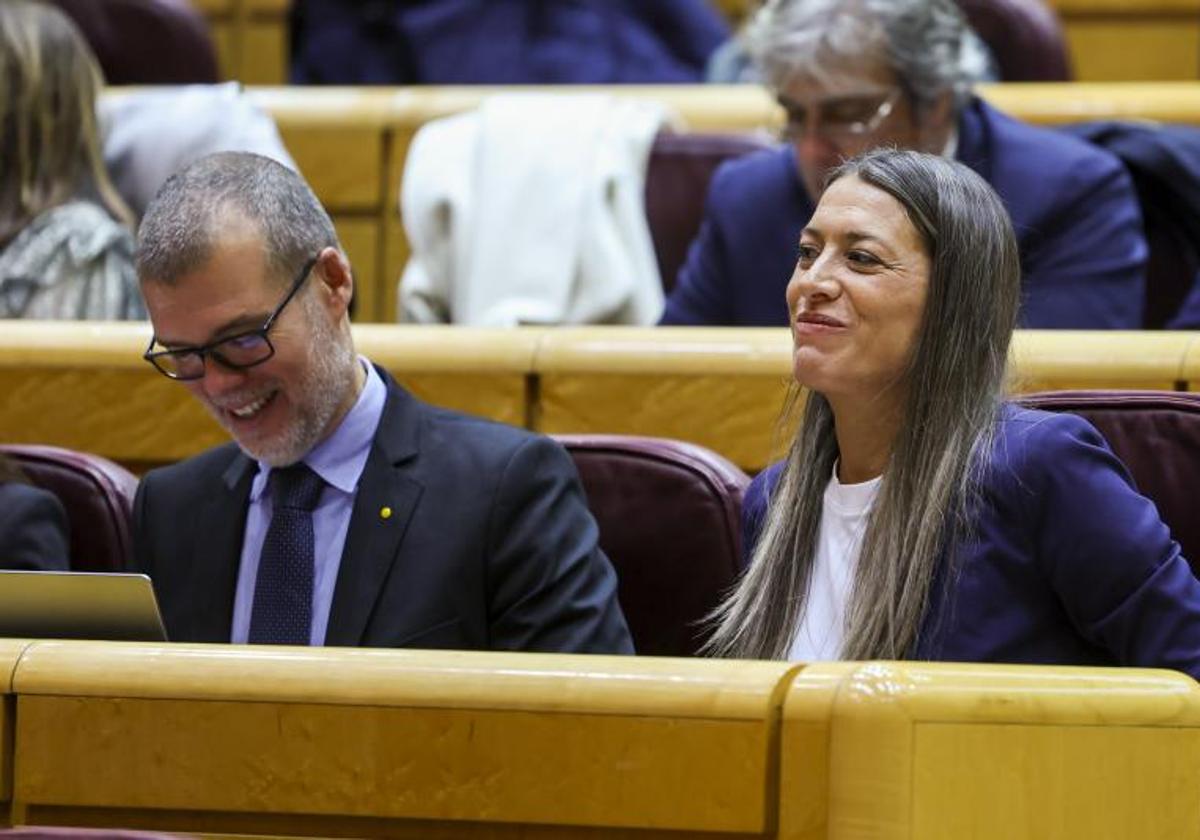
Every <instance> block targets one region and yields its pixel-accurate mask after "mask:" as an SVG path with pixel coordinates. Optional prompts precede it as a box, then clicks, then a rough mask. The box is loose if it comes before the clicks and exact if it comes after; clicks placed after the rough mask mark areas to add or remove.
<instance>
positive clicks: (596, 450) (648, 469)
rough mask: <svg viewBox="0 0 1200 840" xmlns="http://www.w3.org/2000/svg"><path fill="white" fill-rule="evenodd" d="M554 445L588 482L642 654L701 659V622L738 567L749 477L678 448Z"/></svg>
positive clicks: (699, 450) (719, 460)
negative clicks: (568, 455) (567, 455)
mask: <svg viewBox="0 0 1200 840" xmlns="http://www.w3.org/2000/svg"><path fill="white" fill-rule="evenodd" d="M555 438H556V440H558V441H559V442H560V443H561V444H563V445H564V446H565V447H566V448H567V451H568V452H570V453H571V457H572V458H573V459H574V460H575V466H576V467H577V468H578V470H579V475H580V478H581V479H582V480H583V487H584V490H585V491H586V492H587V497H588V506H589V507H590V508H591V510H592V513H593V515H594V516H595V517H596V521H597V522H598V523H599V526H600V546H601V548H603V549H604V553H605V554H607V555H608V557H609V559H610V560H612V563H613V566H614V567H615V568H616V570H617V577H618V580H619V586H620V589H619V596H620V601H621V608H622V609H623V610H624V612H625V618H626V619H627V620H628V622H629V629H630V631H631V632H632V634H633V642H634V646H635V647H636V648H637V652H638V653H639V654H644V655H651V656H690V655H693V654H695V653H696V652H697V650H698V649H699V647H700V644H701V643H702V641H703V638H704V633H703V630H702V628H701V627H700V625H699V622H700V621H701V619H703V618H704V616H705V615H707V614H708V613H709V612H710V611H711V610H712V609H713V608H714V607H715V606H716V605H717V603H718V601H719V600H720V597H721V595H722V593H724V592H725V590H726V589H728V588H729V587H730V586H732V585H733V583H734V581H735V580H736V579H737V576H738V574H739V573H740V572H741V569H742V559H741V558H742V550H741V524H740V523H741V509H742V493H743V492H744V491H745V488H746V485H747V484H748V483H749V478H748V477H747V476H746V474H745V473H743V472H742V471H741V470H740V469H738V468H737V467H736V466H734V465H733V464H732V463H730V462H729V461H727V460H725V459H724V458H723V457H721V456H720V455H717V454H716V453H715V452H712V451H710V450H707V449H704V448H703V447H700V446H694V445H692V444H689V443H683V442H680V441H674V440H663V439H659V438H642V437H622V436H618V435H556V436H555Z"/></svg>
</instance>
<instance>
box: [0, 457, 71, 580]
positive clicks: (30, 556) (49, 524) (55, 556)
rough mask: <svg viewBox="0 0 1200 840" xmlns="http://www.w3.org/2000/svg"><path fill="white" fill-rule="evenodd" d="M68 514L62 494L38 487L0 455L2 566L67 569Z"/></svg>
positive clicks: (47, 570)
mask: <svg viewBox="0 0 1200 840" xmlns="http://www.w3.org/2000/svg"><path fill="white" fill-rule="evenodd" d="M67 533H68V529H67V514H66V511H65V510H63V506H62V503H61V502H59V500H58V497H57V496H55V495H54V494H53V493H51V492H50V491H48V490H42V489H41V488H38V487H34V486H33V485H32V484H30V483H29V479H28V478H27V477H26V476H25V474H24V473H23V472H21V468H20V467H18V466H17V464H16V463H15V462H14V461H13V460H12V459H11V458H9V457H7V456H5V455H0V568H2V569H19V570H23V571H44V572H49V571H66V569H67V557H68V545H69V540H68V539H67Z"/></svg>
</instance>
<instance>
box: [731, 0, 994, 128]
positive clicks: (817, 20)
mask: <svg viewBox="0 0 1200 840" xmlns="http://www.w3.org/2000/svg"><path fill="white" fill-rule="evenodd" d="M745 38H746V45H747V49H748V50H749V52H750V54H751V57H752V58H753V59H754V62H755V63H756V64H757V65H758V67H759V69H760V71H761V72H762V74H763V78H764V79H765V80H766V81H767V83H768V84H769V85H770V86H771V87H773V88H775V89H776V90H780V89H782V88H784V87H786V86H787V85H788V84H789V83H790V82H791V81H792V80H793V79H795V78H797V77H799V76H808V77H811V78H813V79H818V80H820V79H824V78H829V70H828V65H829V64H830V63H831V62H830V59H833V60H834V61H833V63H836V64H841V65H843V66H845V65H853V64H854V63H855V62H861V61H862V57H863V54H864V52H870V51H871V50H879V51H882V52H883V56H881V57H883V58H886V60H887V62H888V64H889V65H890V66H891V68H892V70H893V71H894V72H895V73H896V76H897V77H898V78H899V79H900V82H901V84H902V85H903V87H904V88H905V91H906V92H907V93H908V95H909V96H910V97H911V98H912V100H913V101H914V102H915V103H916V104H918V105H929V104H932V103H933V102H935V101H936V100H937V99H938V98H939V97H940V96H941V95H942V94H944V93H946V92H951V93H952V94H953V97H954V101H955V105H956V107H959V106H961V105H962V104H963V103H964V102H965V101H966V99H967V97H968V96H969V95H970V91H971V86H972V85H973V84H974V83H975V82H977V81H979V80H980V79H981V78H982V77H983V75H984V73H985V71H986V70H987V66H988V56H987V54H986V52H985V51H984V49H983V47H982V45H981V43H980V42H979V40H978V38H977V37H976V36H975V34H974V32H973V31H972V30H971V28H970V27H969V26H968V25H967V22H966V20H965V19H964V18H963V15H962V12H961V11H960V10H959V8H958V6H957V5H956V4H955V3H954V0H769V2H768V3H767V4H766V5H764V6H763V7H762V8H761V9H760V10H759V11H758V13H757V15H756V16H755V17H754V19H753V20H752V21H751V23H750V25H749V27H748V28H747V31H746V35H745Z"/></svg>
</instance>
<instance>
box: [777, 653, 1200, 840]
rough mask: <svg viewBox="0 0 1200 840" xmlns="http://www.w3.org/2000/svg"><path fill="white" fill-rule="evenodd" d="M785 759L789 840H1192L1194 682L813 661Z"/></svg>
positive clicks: (1152, 674) (791, 714) (1196, 773)
mask: <svg viewBox="0 0 1200 840" xmlns="http://www.w3.org/2000/svg"><path fill="white" fill-rule="evenodd" d="M780 752H781V757H782V767H781V776H780V779H781V784H780V801H781V811H780V835H779V836H780V837H781V838H789V840H798V839H799V838H817V837H829V838H851V837H873V838H878V840H892V839H893V838H895V840H900V838H905V840H910V839H911V838H918V837H919V838H922V840H958V838H963V837H972V838H977V839H978V840H993V839H994V840H1001V838H1012V837H1038V838H1046V840H1066V839H1067V838H1080V837H1088V838H1112V840H1117V838H1127V837H1139V838H1175V837H1193V838H1194V837H1200V819H1197V817H1200V686H1197V685H1196V683H1195V682H1194V681H1193V680H1191V679H1190V678H1188V677H1186V676H1184V675H1182V674H1178V673H1175V672H1170V671H1148V670H1138V669H1127V670H1121V671H1118V670H1115V669H1087V668H1029V667H1017V666H1003V665H975V664H950V663H860V664H856V665H854V666H849V667H848V666H847V665H846V664H845V663H836V664H832V665H814V666H810V667H808V668H806V669H805V670H804V672H802V673H801V675H800V677H799V678H798V679H797V680H795V682H794V683H793V686H792V689H791V691H790V692H789V695H788V698H787V701H786V702H785V704H784V714H783V729H782V736H781V748H780ZM821 756H827V757H828V762H827V764H826V765H825V767H824V768H821V767H818V766H814V764H815V759H816V758H818V757H821ZM813 772H816V773H818V778H819V779H820V780H821V781H822V782H823V783H824V784H826V785H827V791H828V794H827V802H828V809H827V812H826V813H825V814H821V813H820V812H819V811H820V809H819V807H817V806H815V805H814V798H813V797H814V795H815V792H814V787H813V784H812V778H811V776H810V774H811V773H813ZM822 775H823V778H821V776H822ZM793 786H795V788H794V791H793ZM823 819H824V820H827V822H823Z"/></svg>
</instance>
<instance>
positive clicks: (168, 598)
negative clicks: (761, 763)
mask: <svg viewBox="0 0 1200 840" xmlns="http://www.w3.org/2000/svg"><path fill="white" fill-rule="evenodd" d="M380 373H381V375H383V377H384V381H385V382H386V383H387V386H388V396H387V402H386V404H385V406H384V410H383V416H382V418H381V420H380V423H379V429H378V430H377V432H376V435H375V441H374V443H373V445H372V447H371V452H370V455H369V456H368V458H367V464H366V467H365V469H364V470H363V474H362V478H361V479H360V481H359V487H358V494H357V496H356V497H355V500H354V507H353V512H352V514H351V519H350V528H349V532H348V533H347V535H346V545H345V549H344V551H343V553H342V561H341V567H340V569H339V571H338V578H337V584H336V586H335V588H334V595H333V604H332V607H331V609H330V616H329V628H328V631H327V634H326V644H328V645H345V646H369V647H414V648H459V649H476V650H488V649H492V650H533V651H561V652H592V653H631V652H632V651H633V644H632V642H631V640H630V637H629V631H628V629H627V627H626V625H625V619H624V617H623V616H622V614H621V610H620V607H619V606H618V604H617V599H616V575H615V574H614V572H613V569H612V566H611V565H610V564H609V562H608V559H607V558H606V557H605V556H604V555H603V553H601V551H600V549H599V547H598V545H597V528H596V523H595V521H594V520H593V519H592V516H591V514H590V513H589V512H588V510H587V505H586V502H585V500H584V496H583V492H582V488H581V487H580V484H579V479H578V476H577V474H576V472H575V468H574V465H573V463H572V461H571V459H570V456H568V455H567V453H566V452H565V451H564V450H563V449H562V448H561V447H560V446H558V445H557V444H555V443H554V442H553V441H551V440H549V439H548V438H545V437H541V436H538V435H533V434H531V433H529V432H526V431H523V430H521V429H516V428H512V427H510V426H504V425H501V424H498V423H491V422H488V421H485V420H481V419H478V418H475V417H470V416H468V415H464V414H458V413H455V412H451V411H446V410H443V409H438V408H434V407H432V406H428V405H426V404H424V403H422V402H420V401H419V400H417V399H416V398H415V397H413V396H412V395H410V394H409V393H408V392H406V391H405V390H404V389H402V388H401V387H400V386H398V385H397V384H396V383H395V382H393V381H392V380H391V378H390V377H388V376H387V375H386V374H384V373H383V372H382V371H380ZM254 474H255V465H254V461H253V460H251V459H250V458H248V457H246V456H245V455H244V454H242V453H241V452H240V451H239V450H238V448H237V447H236V446H235V445H234V444H226V445H225V446H221V447H218V448H216V449H213V450H209V451H208V452H205V453H203V454H201V455H198V456H196V457H194V458H189V459H188V460H186V461H182V462H180V463H178V464H175V465H172V466H169V467H164V468H162V469H158V470H154V471H152V472H150V473H148V474H147V475H146V477H145V478H144V479H143V480H142V483H141V486H140V487H139V488H138V494H137V499H136V501H135V503H134V523H135V535H134V543H135V552H136V563H137V565H138V567H139V570H140V571H144V572H145V573H147V574H149V575H150V577H151V579H152V580H153V581H154V589H155V593H156V594H157V596H158V601H159V606H160V608H161V609H162V613H163V620H164V622H165V623H166V627H167V635H168V637H169V638H170V639H172V640H173V641H196V642H228V641H229V639H230V627H231V623H232V617H233V601H234V592H235V588H236V585H237V572H238V563H239V560H240V556H241V547H242V535H243V532H244V530H245V524H246V514H247V510H248V499H249V493H250V484H251V481H252V479H253V477H254ZM384 507H389V508H391V510H392V514H391V516H390V517H389V518H387V519H384V518H383V517H382V516H381V515H380V511H381V510H382V509H383V508H384Z"/></svg>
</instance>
